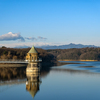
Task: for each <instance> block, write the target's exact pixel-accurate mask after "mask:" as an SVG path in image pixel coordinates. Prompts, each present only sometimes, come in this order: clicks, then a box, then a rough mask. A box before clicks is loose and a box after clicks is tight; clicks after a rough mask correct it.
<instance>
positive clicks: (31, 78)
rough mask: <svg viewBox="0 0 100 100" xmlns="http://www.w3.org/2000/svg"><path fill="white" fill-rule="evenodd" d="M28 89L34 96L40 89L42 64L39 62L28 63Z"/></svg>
mask: <svg viewBox="0 0 100 100" xmlns="http://www.w3.org/2000/svg"><path fill="white" fill-rule="evenodd" d="M26 76H27V81H26V90H27V91H29V93H30V94H31V96H32V97H33V98H34V96H35V94H36V93H37V92H38V90H39V85H40V83H41V81H40V77H39V76H40V66H39V65H38V63H32V64H28V66H27V69H26Z"/></svg>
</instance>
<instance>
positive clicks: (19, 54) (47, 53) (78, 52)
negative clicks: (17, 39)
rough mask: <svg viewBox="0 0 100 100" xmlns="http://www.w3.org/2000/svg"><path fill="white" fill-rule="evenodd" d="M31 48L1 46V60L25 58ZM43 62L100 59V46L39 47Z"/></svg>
mask: <svg viewBox="0 0 100 100" xmlns="http://www.w3.org/2000/svg"><path fill="white" fill-rule="evenodd" d="M30 49H31V48H22V49H20V48H6V47H1V48H0V60H2V59H12V60H18V59H21V60H25V57H26V54H27V53H28V51H29V50H30ZM37 51H38V53H39V56H40V58H42V61H43V62H54V61H56V60H64V59H68V60H100V48H88V47H87V48H79V49H77V48H72V49H49V50H43V49H39V48H37Z"/></svg>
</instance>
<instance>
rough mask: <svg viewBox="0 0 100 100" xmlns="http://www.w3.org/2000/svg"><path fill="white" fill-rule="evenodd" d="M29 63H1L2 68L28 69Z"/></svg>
mask: <svg viewBox="0 0 100 100" xmlns="http://www.w3.org/2000/svg"><path fill="white" fill-rule="evenodd" d="M26 66H27V63H25V64H24V63H0V67H26Z"/></svg>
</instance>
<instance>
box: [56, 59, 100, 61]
mask: <svg viewBox="0 0 100 100" xmlns="http://www.w3.org/2000/svg"><path fill="white" fill-rule="evenodd" d="M58 61H90V62H92V61H98V60H68V59H65V60H58Z"/></svg>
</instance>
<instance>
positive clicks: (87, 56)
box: [47, 47, 100, 60]
mask: <svg viewBox="0 0 100 100" xmlns="http://www.w3.org/2000/svg"><path fill="white" fill-rule="evenodd" d="M47 52H49V53H51V54H53V55H54V56H56V58H57V60H64V59H68V60H100V48H93V47H92V48H88V47H87V48H80V49H77V48H72V49H63V50H62V49H54V50H47Z"/></svg>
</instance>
